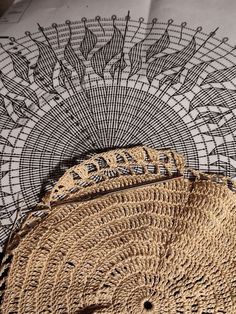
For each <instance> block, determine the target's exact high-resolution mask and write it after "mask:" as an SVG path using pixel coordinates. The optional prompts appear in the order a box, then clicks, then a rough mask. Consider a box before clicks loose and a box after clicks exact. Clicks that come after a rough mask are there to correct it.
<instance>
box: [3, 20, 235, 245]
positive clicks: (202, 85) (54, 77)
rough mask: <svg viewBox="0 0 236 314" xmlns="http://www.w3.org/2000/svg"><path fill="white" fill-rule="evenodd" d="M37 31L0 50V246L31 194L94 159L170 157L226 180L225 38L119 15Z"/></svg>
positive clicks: (229, 124)
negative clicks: (125, 153)
mask: <svg viewBox="0 0 236 314" xmlns="http://www.w3.org/2000/svg"><path fill="white" fill-rule="evenodd" d="M38 26H39V30H38V32H35V33H30V32H26V36H24V37H22V38H19V39H15V38H13V37H12V38H10V42H9V43H8V44H6V45H4V46H1V47H0V60H1V61H0V68H1V73H0V116H1V118H0V147H1V149H0V151H1V153H0V169H1V172H0V173H1V174H0V175H1V178H0V179H1V189H0V209H1V210H0V215H1V226H2V228H1V233H0V237H1V241H2V242H4V240H5V239H6V236H7V235H8V234H9V229H10V228H11V226H12V224H13V221H17V219H18V218H19V217H21V216H24V213H25V212H27V211H29V210H30V209H31V208H32V206H34V205H35V204H36V203H37V202H38V200H39V197H40V193H41V190H42V188H43V189H44V190H45V189H50V188H51V186H53V185H54V181H53V180H55V179H57V178H58V177H59V176H60V175H61V173H62V172H63V171H64V169H65V168H67V167H68V166H71V165H73V163H74V162H75V161H77V159H78V160H82V159H83V156H84V155H86V154H87V155H90V154H92V153H94V152H95V151H99V150H104V149H107V148H111V147H123V146H126V145H136V144H143V145H148V146H150V147H153V148H171V149H174V150H176V151H177V152H179V153H182V154H183V155H184V156H185V157H186V160H187V163H188V165H189V166H191V167H193V168H195V169H200V170H201V171H207V172H209V171H210V172H220V173H222V174H225V175H228V176H231V177H233V176H235V169H236V168H235V167H236V161H235V125H236V124H235V117H236V116H235V110H236V109H235V102H236V94H235V90H236V89H235V75H236V67H235V54H234V47H232V46H230V45H229V44H228V43H227V38H223V39H222V40H219V39H217V38H216V34H215V33H216V32H215V31H213V32H211V33H210V34H205V33H203V32H202V28H201V27H198V28H197V29H196V30H193V29H190V28H188V26H187V25H186V23H185V22H183V23H182V24H181V25H176V24H175V23H174V21H173V20H169V21H168V22H167V23H161V22H159V21H157V19H153V20H152V21H151V22H150V23H145V22H144V20H143V19H142V18H140V19H139V20H138V21H134V20H132V19H131V18H130V17H129V16H128V17H126V18H117V17H116V16H112V18H108V19H103V18H100V17H99V16H98V17H96V18H95V19H90V20H89V19H86V18H83V19H82V21H79V22H71V21H66V22H65V23H64V24H60V25H57V24H55V23H54V24H52V26H51V27H46V28H43V27H41V26H40V25H38ZM81 156H82V157H81ZM51 179H52V182H51V183H50V180H51ZM18 208H20V209H21V213H20V214H17V209H18Z"/></svg>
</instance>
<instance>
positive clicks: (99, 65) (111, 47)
mask: <svg viewBox="0 0 236 314" xmlns="http://www.w3.org/2000/svg"><path fill="white" fill-rule="evenodd" d="M122 47H123V35H122V34H121V31H120V30H119V29H118V28H117V27H116V26H115V25H114V32H113V35H112V38H111V39H110V40H109V41H108V42H107V43H106V44H105V45H104V46H102V47H101V48H99V49H98V50H97V51H96V52H95V53H94V54H93V56H92V58H91V65H92V67H93V69H94V71H95V73H96V74H97V75H99V76H100V77H101V78H104V70H105V67H106V65H107V64H108V62H109V61H111V60H112V59H113V58H114V57H115V56H116V55H118V54H119V53H120V52H121V51H122Z"/></svg>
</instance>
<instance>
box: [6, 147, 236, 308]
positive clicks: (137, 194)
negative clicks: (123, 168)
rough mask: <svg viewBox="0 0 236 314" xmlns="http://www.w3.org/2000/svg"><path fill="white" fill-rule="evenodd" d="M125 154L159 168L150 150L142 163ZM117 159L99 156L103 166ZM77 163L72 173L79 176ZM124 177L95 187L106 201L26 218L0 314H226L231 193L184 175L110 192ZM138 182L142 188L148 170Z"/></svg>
mask: <svg viewBox="0 0 236 314" xmlns="http://www.w3.org/2000/svg"><path fill="white" fill-rule="evenodd" d="M127 151H128V155H126V156H130V157H134V156H135V157H136V162H137V158H138V159H139V161H138V164H139V165H140V166H141V165H142V166H143V167H144V166H147V164H149V165H150V164H154V163H156V165H157V164H158V162H157V160H158V158H159V157H160V153H158V152H157V156H159V157H158V158H155V159H154V160H153V159H152V160H150V159H149V160H148V161H147V160H145V159H142V156H144V155H142V154H143V153H144V150H143V149H142V150H141V149H140V148H139V149H136V148H135V149H133V150H127ZM137 152H138V153H137ZM123 153H124V151H123ZM147 153H149V154H147V156H148V155H149V157H150V154H151V153H152V156H154V154H153V151H152V150H150V151H148V150H147ZM161 154H162V155H163V153H161ZM167 154H168V153H167ZM118 155H119V156H121V155H122V152H121V151H114V152H113V153H112V154H111V153H110V154H109V153H105V154H103V155H102V156H103V158H104V160H108V161H109V162H110V163H112V160H114V157H115V156H116V157H117V156H118ZM169 156H170V155H169ZM170 157H171V156H170ZM172 157H173V156H172ZM175 157H178V155H176V156H174V158H175ZM99 158H100V160H101V156H100V157H99V156H97V155H96V156H95V157H93V158H92V161H91V160H88V164H87V167H88V165H91V164H92V162H94V160H95V159H97V160H98V159H99ZM119 159H120V158H119ZM134 159H135V158H134ZM178 160H179V161H181V158H180V159H178ZM133 162H134V161H131V160H130V164H129V165H130V167H131V165H132V164H133ZM169 162H171V160H169ZM126 164H127V165H128V161H126ZM167 164H168V163H167ZM172 164H173V163H172ZM159 165H161V162H160V161H159ZM180 165H181V164H179V165H177V168H179V167H180ZM169 166H170V164H168V167H167V168H170V167H169ZM83 167H84V171H82V170H83V169H82V167H81V166H79V168H78V169H80V173H82V172H83V173H84V176H86V173H87V169H88V168H87V167H85V165H84V166H83ZM76 169H77V168H72V170H71V171H70V172H67V174H66V176H64V179H63V180H61V181H59V182H60V184H66V182H67V183H68V182H69V181H68V175H69V173H72V171H73V172H75V171H76ZM100 173H103V170H100ZM139 175H140V174H139ZM133 176H134V177H135V176H138V174H134V173H133V174H125V175H119V176H117V177H115V178H114V177H113V178H110V179H107V180H108V181H104V182H103V186H104V189H105V186H106V185H105V183H106V184H107V182H108V184H110V185H109V189H107V191H108V192H109V193H108V194H106V195H102V196H100V197H96V198H92V199H87V200H83V201H78V200H77V201H76V199H75V198H74V199H73V197H72V198H71V199H70V201H69V202H68V199H67V202H64V200H62V203H61V204H60V203H58V204H57V205H54V206H52V207H51V209H50V210H49V211H48V213H47V214H46V215H45V216H44V217H43V218H41V219H39V218H37V220H36V221H35V219H33V214H31V215H30V216H29V218H28V220H26V222H25V223H24V225H23V227H22V229H21V231H20V232H19V233H18V236H15V238H14V239H13V241H12V244H11V246H10V249H9V251H8V256H6V259H8V260H9V258H10V257H11V256H12V257H11V266H10V270H9V272H8V277H7V281H6V289H5V293H4V298H3V304H2V313H3V314H5V313H19V314H20V313H24V314H27V313H30V314H33V313H37V314H40V313H71V314H74V313H80V314H84V313H94V314H95V313H96V314H98V313H107V314H108V313H112V314H118V313H120V314H121V313H122V314H125V313H127V314H128V313H129V314H141V313H143V314H144V313H153V314H154V313H166V314H172V313H173V314H175V313H209V314H210V313H212V314H216V313H225V314H234V313H235V310H236V278H235V273H236V265H235V259H236V241H235V240H236V233H235V223H236V215H235V209H236V208H235V204H236V195H235V193H233V192H232V191H231V190H230V189H228V187H227V185H224V184H223V185H222V184H219V183H216V182H213V181H212V180H202V179H198V180H195V181H191V180H189V179H187V178H186V177H184V176H183V177H175V179H173V178H172V180H167V181H165V182H163V181H161V182H156V183H152V184H148V185H141V186H134V185H133V184H131V185H130V186H129V188H127V189H125V190H122V191H114V190H113V189H114V188H115V187H117V185H119V182H121V180H125V178H126V179H127V180H129V177H133ZM156 177H157V178H159V179H160V177H159V174H157V175H156ZM143 178H146V183H147V179H148V176H147V174H143ZM165 178H166V179H168V178H169V179H170V175H169V174H166V176H165ZM162 180H163V178H162ZM63 182H64V183H63ZM79 182H80V183H81V181H79ZM127 182H129V181H127ZM143 183H145V180H144V181H143ZM100 184H101V182H100ZM59 186H60V185H59ZM98 186H99V185H98ZM132 187H133V188H132ZM84 189H87V187H84ZM95 189H96V183H95ZM99 189H101V185H100V187H99ZM57 191H58V190H57ZM55 192H56V190H54V193H55ZM63 193H64V192H63ZM72 195H73V194H72ZM17 242H18V244H17Z"/></svg>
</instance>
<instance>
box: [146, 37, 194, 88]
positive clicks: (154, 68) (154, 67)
mask: <svg viewBox="0 0 236 314" xmlns="http://www.w3.org/2000/svg"><path fill="white" fill-rule="evenodd" d="M195 51H196V42H195V38H194V37H193V39H192V40H191V41H190V43H189V44H188V45H187V46H186V47H185V48H184V49H183V50H181V51H178V52H175V53H172V54H168V55H165V56H163V57H159V58H156V59H155V60H154V61H152V62H150V63H149V65H148V68H147V79H148V81H149V83H150V84H151V83H152V81H153V79H154V78H155V77H156V76H157V75H158V74H160V73H162V72H164V71H166V70H170V69H173V68H176V67H180V66H181V67H182V66H184V65H185V64H186V63H187V62H188V61H189V60H190V59H191V58H192V56H193V55H194V53H195Z"/></svg>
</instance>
